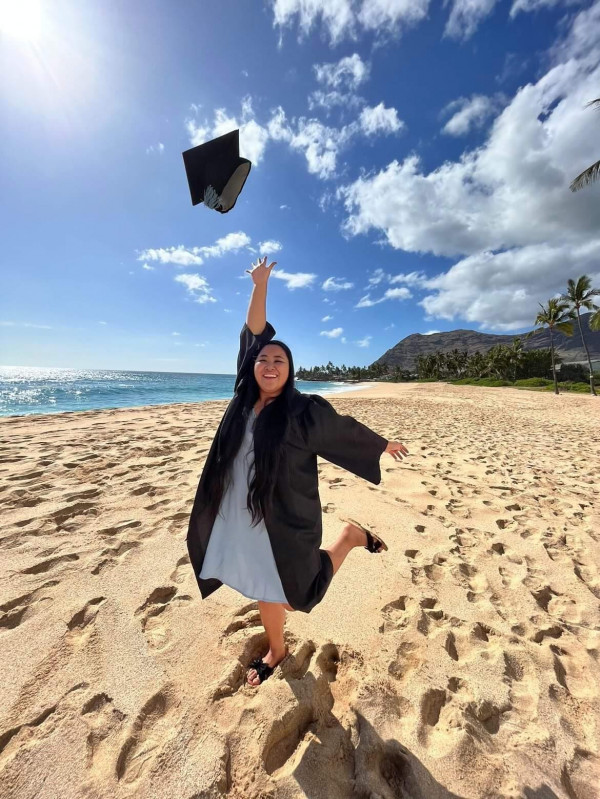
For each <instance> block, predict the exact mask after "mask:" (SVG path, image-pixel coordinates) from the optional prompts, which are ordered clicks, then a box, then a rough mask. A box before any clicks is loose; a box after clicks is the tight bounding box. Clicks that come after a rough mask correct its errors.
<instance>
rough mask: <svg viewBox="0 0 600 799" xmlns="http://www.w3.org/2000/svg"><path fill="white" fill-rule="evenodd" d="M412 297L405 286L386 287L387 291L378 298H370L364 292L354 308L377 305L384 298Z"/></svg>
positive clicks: (400, 298)
mask: <svg viewBox="0 0 600 799" xmlns="http://www.w3.org/2000/svg"><path fill="white" fill-rule="evenodd" d="M409 297H412V294H411V293H410V291H409V290H408V289H407V288H401V289H387V291H386V292H385V293H384V294H383V296H382V297H380V298H379V299H378V300H372V299H371V295H370V294H365V296H364V297H361V299H360V300H359V301H358V302H357V303H356V305H355V306H354V307H355V308H370V307H371V306H372V305H378V304H379V303H380V302H385V301H386V300H407V299H408V298H409Z"/></svg>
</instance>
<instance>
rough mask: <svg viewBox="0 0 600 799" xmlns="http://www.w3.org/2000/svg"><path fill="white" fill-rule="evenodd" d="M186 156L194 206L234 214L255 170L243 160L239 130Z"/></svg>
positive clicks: (188, 152)
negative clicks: (237, 202)
mask: <svg viewBox="0 0 600 799" xmlns="http://www.w3.org/2000/svg"><path fill="white" fill-rule="evenodd" d="M182 155H183V163H184V164H185V171H186V174H187V179H188V183H189V186H190V194H191V195H192V205H198V203H204V205H206V207H207V208H214V209H215V211H219V212H220V213H222V214H226V213H227V211H230V210H231V209H232V208H233V206H234V205H235V202H236V200H237V198H238V195H239V193H240V192H241V190H242V188H243V186H244V183H245V182H246V178H247V177H248V173H249V172H250V167H251V166H252V164H251V163H250V161H248V159H247V158H240V132H239V130H232V131H231V133H226V134H225V135H224V136H219V138H218V139H213V140H212V141H207V142H205V143H204V144H199V145H198V146H197V147H192V149H191V150H186V151H185V152H184V153H182Z"/></svg>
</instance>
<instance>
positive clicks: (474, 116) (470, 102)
mask: <svg viewBox="0 0 600 799" xmlns="http://www.w3.org/2000/svg"><path fill="white" fill-rule="evenodd" d="M496 106H497V103H496V102H495V101H493V100H492V99H491V98H490V97H485V96H484V95H482V94H474V95H473V96H472V97H471V98H470V99H469V98H467V97H460V98H459V99H458V100H453V101H452V102H451V103H448V105H447V106H446V107H445V108H444V110H443V111H442V113H452V112H454V111H455V109H458V110H456V111H455V113H453V114H452V117H451V118H450V119H449V120H448V122H446V124H445V125H444V127H443V128H442V133H447V134H449V135H450V136H464V135H465V134H466V133H468V132H469V131H470V130H471V129H472V128H480V127H482V125H484V123H485V122H486V120H487V119H488V118H489V117H490V116H492V115H493V114H494V113H495V112H496Z"/></svg>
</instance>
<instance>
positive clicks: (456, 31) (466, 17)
mask: <svg viewBox="0 0 600 799" xmlns="http://www.w3.org/2000/svg"><path fill="white" fill-rule="evenodd" d="M495 5H496V0H454V3H453V4H452V10H451V11H450V17H449V18H448V22H447V23H446V28H445V30H444V36H450V37H451V38H453V39H463V40H466V39H469V38H470V37H471V36H472V35H473V34H474V33H475V31H476V30H477V27H478V25H479V23H480V22H481V20H482V19H484V18H485V17H487V16H488V14H490V13H491V11H492V9H493V8H494V6H495Z"/></svg>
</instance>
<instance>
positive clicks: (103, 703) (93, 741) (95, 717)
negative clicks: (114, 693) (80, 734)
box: [81, 693, 126, 779]
mask: <svg viewBox="0 0 600 799" xmlns="http://www.w3.org/2000/svg"><path fill="white" fill-rule="evenodd" d="M81 716H82V717H83V720H84V721H85V723H86V724H87V726H88V734H87V736H86V739H85V746H86V759H87V767H88V769H90V770H91V772H92V777H97V778H99V779H100V778H102V775H103V772H104V771H105V770H106V764H107V761H108V760H109V758H110V752H111V751H112V750H113V743H112V739H113V738H114V737H115V736H116V735H117V734H118V732H119V730H120V729H121V726H122V724H123V721H124V720H125V718H126V714H125V713H123V712H122V711H120V710H119V709H118V708H116V707H115V706H114V704H113V700H112V699H111V698H110V697H109V696H108V695H107V694H105V693H100V694H95V695H94V696H92V697H91V698H90V699H88V700H87V701H86V703H85V704H84V705H83V707H82V708H81Z"/></svg>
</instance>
